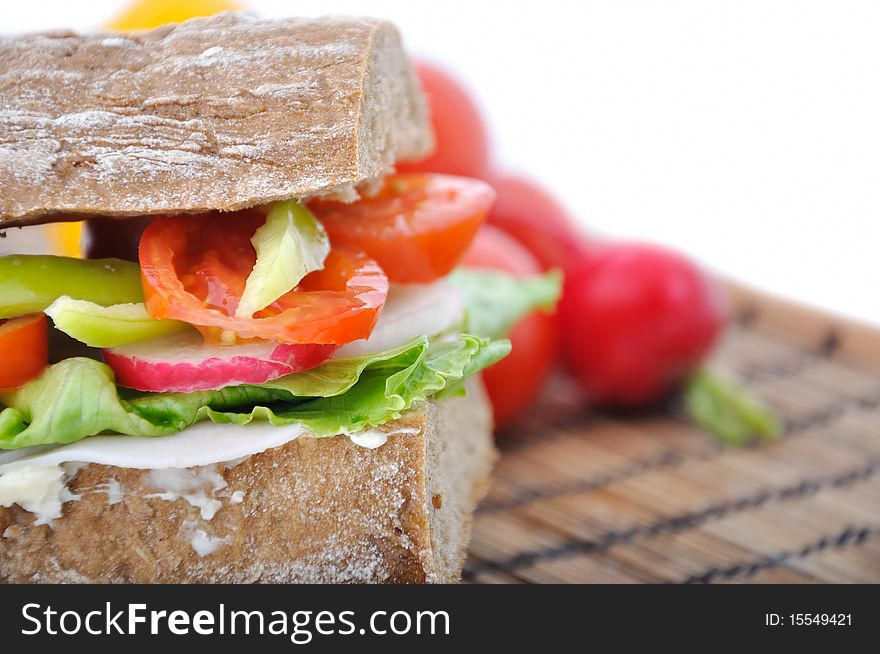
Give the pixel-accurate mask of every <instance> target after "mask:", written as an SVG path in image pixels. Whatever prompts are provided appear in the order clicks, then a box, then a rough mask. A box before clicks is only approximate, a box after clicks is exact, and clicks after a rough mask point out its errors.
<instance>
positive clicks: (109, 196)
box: [0, 13, 432, 228]
mask: <svg viewBox="0 0 880 654" xmlns="http://www.w3.org/2000/svg"><path fill="white" fill-rule="evenodd" d="M0 62H2V66H0V191H2V193H0V228H3V227H9V226H14V225H24V224H31V223H41V222H49V221H55V220H78V219H83V218H88V217H92V216H114V217H125V216H138V215H153V214H163V213H191V212H205V211H210V210H220V211H234V210H237V209H242V208H246V207H251V206H255V205H260V204H265V203H267V202H272V201H276V200H283V199H289V198H307V197H312V196H335V197H343V198H349V199H354V198H355V197H356V196H355V195H354V193H355V188H356V187H357V185H359V184H363V183H365V182H369V181H371V180H375V179H377V178H380V177H381V176H382V175H384V174H385V173H386V172H388V171H389V170H390V169H391V167H392V166H393V164H394V162H395V161H398V160H405V159H414V158H418V157H420V156H422V155H424V154H427V153H428V152H429V151H430V148H431V146H432V142H431V134H430V130H429V128H428V122H427V115H426V109H425V105H424V100H423V98H422V94H421V92H420V90H419V87H418V82H417V80H416V77H415V73H414V71H413V68H412V65H411V63H410V61H409V60H408V58H407V56H406V54H405V53H404V51H403V49H402V47H401V43H400V37H399V34H398V32H397V30H396V29H395V28H394V26H393V25H391V24H390V23H388V22H385V21H381V20H377V19H371V18H356V19H353V18H319V19H299V18H290V19H283V20H257V19H254V18H252V17H249V16H247V15H244V14H236V13H224V14H219V15H217V16H213V17H210V18H198V19H193V20H189V21H186V22H184V23H180V24H176V25H167V26H164V27H160V28H158V29H155V30H151V31H146V32H136V33H127V34H94V35H88V36H80V35H76V34H73V33H69V32H66V33H60V32H58V33H51V34H38V35H26V36H16V37H3V38H0Z"/></svg>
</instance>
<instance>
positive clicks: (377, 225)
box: [309, 174, 495, 283]
mask: <svg viewBox="0 0 880 654" xmlns="http://www.w3.org/2000/svg"><path fill="white" fill-rule="evenodd" d="M494 199H495V192H494V191H493V190H492V188H491V187H490V186H489V185H488V184H486V183H485V182H481V181H479V180H476V179H468V178H465V177H452V176H450V175H428V174H409V175H394V176H391V177H389V178H388V179H386V180H385V183H384V185H383V186H382V188H381V189H380V190H379V192H378V193H377V194H376V195H373V196H371V197H367V198H363V199H361V200H360V201H358V202H354V203H352V204H343V203H341V202H327V201H315V202H312V203H311V204H310V205H309V208H310V209H311V210H312V211H313V212H314V214H315V216H316V217H317V218H318V219H319V220H320V221H321V222H322V223H323V224H324V227H325V228H326V230H327V233H328V234H329V236H330V240H331V241H332V242H333V243H335V244H343V245H350V246H352V247H356V248H358V249H361V250H363V251H364V252H366V253H367V254H368V255H369V256H370V257H372V258H373V259H375V260H376V261H377V262H378V263H379V265H380V266H381V267H382V270H384V271H385V274H387V275H388V279H389V280H391V281H392V282H401V283H424V282H431V281H434V280H436V279H439V278H440V277H443V276H444V275H446V274H447V273H449V272H450V271H451V270H452V269H453V268H454V267H455V266H456V265H457V264H458V262H459V260H460V259H461V257H462V256H464V253H465V251H466V250H467V248H468V246H469V245H470V243H471V241H472V240H473V238H474V234H475V233H476V232H477V229H478V228H479V226H480V224H481V223H482V222H483V221H484V220H485V218H486V213H487V212H488V211H489V207H491V206H492V201H493V200H494Z"/></svg>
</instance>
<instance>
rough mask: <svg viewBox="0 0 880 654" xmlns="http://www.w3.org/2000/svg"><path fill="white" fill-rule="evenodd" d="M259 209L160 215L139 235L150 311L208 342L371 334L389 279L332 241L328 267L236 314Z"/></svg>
mask: <svg viewBox="0 0 880 654" xmlns="http://www.w3.org/2000/svg"><path fill="white" fill-rule="evenodd" d="M264 221H265V215H263V214H262V213H260V212H259V211H253V210H251V211H239V212H235V213H227V214H218V213H214V214H207V215H198V216H174V217H160V218H156V219H155V220H153V222H152V223H150V225H149V227H147V229H146V230H145V231H144V235H143V236H142V237H141V242H140V247H139V257H140V263H141V276H142V279H143V286H144V301H145V303H146V305H147V311H148V312H149V313H150V315H151V316H153V317H154V318H173V319H175V320H182V321H184V322H188V323H189V324H191V325H193V326H195V327H196V328H197V329H198V330H199V331H200V332H202V334H203V335H204V336H205V339H206V341H208V342H211V343H221V344H225V345H231V344H234V343H239V342H244V341H248V340H253V339H264V340H272V341H279V342H281V343H314V344H332V345H343V344H345V343H349V342H351V341H354V340H357V339H360V338H367V337H368V336H369V335H370V332H371V331H372V329H373V325H374V324H375V323H376V320H377V318H378V317H379V312H380V310H381V309H382V306H383V305H384V303H385V298H386V296H387V295H388V278H387V277H386V276H385V274H384V273H383V272H382V269H381V268H380V267H379V265H378V264H377V263H376V262H375V261H373V260H372V259H371V258H370V257H368V256H367V255H366V254H364V253H363V252H361V251H359V250H357V249H354V248H350V247H344V246H339V247H334V248H333V249H332V250H331V251H330V254H329V255H328V257H327V260H326V261H325V262H324V268H323V270H318V271H315V272H313V273H311V274H309V275H307V276H306V277H305V278H304V279H303V280H302V281H301V282H300V284H299V285H298V286H297V287H296V288H295V289H293V290H292V291H290V292H289V293H287V294H285V295H283V296H282V297H281V298H279V299H278V300H276V301H275V302H274V303H273V304H271V305H269V306H268V307H266V308H265V309H263V310H262V311H259V312H257V313H256V314H254V317H253V318H236V317H235V310H236V308H237V307H238V303H239V300H240V299H241V294H242V292H243V291H244V287H245V282H246V281H247V277H248V275H249V274H250V272H251V270H252V269H253V267H254V263H255V261H256V252H255V251H254V248H253V245H251V242H250V239H251V237H252V236H253V234H254V232H255V231H256V230H257V228H258V227H259V226H260V225H262V224H263V222H264Z"/></svg>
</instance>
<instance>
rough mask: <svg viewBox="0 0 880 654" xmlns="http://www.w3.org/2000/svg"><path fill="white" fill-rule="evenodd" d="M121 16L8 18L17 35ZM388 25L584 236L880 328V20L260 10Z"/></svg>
mask: <svg viewBox="0 0 880 654" xmlns="http://www.w3.org/2000/svg"><path fill="white" fill-rule="evenodd" d="M118 5H119V3H118V2H112V1H90V2H76V1H73V0H65V1H60V2H53V1H41V2H36V3H34V2H31V3H27V2H20V1H15V2H7V1H5V0H4V1H3V2H2V3H0V6H2V13H0V31H3V32H16V31H25V30H38V29H45V28H49V27H65V26H70V27H74V28H77V29H90V28H92V27H94V26H95V25H97V24H100V23H101V22H102V21H103V20H105V19H106V18H108V17H109V16H111V15H112V14H113V13H115V11H116V10H117V8H118ZM249 6H250V7H251V8H253V9H254V10H255V11H257V12H259V13H260V14H263V15H266V16H276V15H291V14H299V15H319V14H324V13H359V14H372V15H379V16H385V17H388V18H391V19H393V20H394V21H395V22H396V23H397V24H398V26H399V27H400V28H401V29H402V31H403V34H404V37H405V39H406V43H407V45H408V46H409V48H410V49H411V50H412V51H413V52H415V53H417V54H422V55H425V56H428V57H429V58H432V59H434V60H437V61H441V62H444V63H447V64H448V65H449V67H450V68H451V69H452V70H454V71H455V72H456V73H458V74H459V75H460V77H461V78H462V79H463V80H465V81H466V83H467V84H468V86H469V87H470V88H471V89H472V91H473V92H474V93H475V94H476V96H477V97H478V98H479V100H480V101H481V103H482V104H483V106H484V108H485V112H486V115H487V117H488V120H489V124H490V125H491V129H492V135H493V138H494V144H495V148H496V153H497V160H498V162H499V165H504V166H505V167H510V168H513V169H516V170H520V171H523V172H528V173H529V174H532V175H534V176H535V177H537V178H538V179H540V180H542V181H543V182H544V183H546V185H548V186H549V187H550V188H552V189H553V190H554V191H555V192H556V194H557V195H558V196H560V198H561V199H562V200H563V201H564V202H565V203H566V204H567V205H568V206H569V207H570V209H571V211H572V213H573V215H574V216H576V217H577V219H578V220H579V221H581V222H582V223H583V225H584V226H585V227H586V228H588V229H592V230H594V231H599V232H603V233H606V234H613V235H620V236H624V237H635V238H639V239H650V240H655V241H661V242H665V243H669V244H672V245H675V246H677V247H679V248H681V249H683V250H685V251H687V252H689V253H691V254H692V255H693V256H694V257H696V258H698V259H699V260H701V261H702V262H704V263H705V264H707V265H709V266H711V267H713V268H715V269H716V270H718V271H721V272H723V273H725V274H727V275H730V276H733V277H735V278H738V279H740V280H743V281H746V282H748V283H751V284H753V285H757V286H760V287H762V288H764V289H766V290H769V291H772V292H775V293H778V294H782V295H786V296H789V297H793V298H797V299H800V300H802V301H806V302H810V303H812V304H816V305H820V306H823V307H826V308H828V309H831V310H834V311H837V312H841V313H845V314H849V315H851V316H853V317H856V318H860V319H862V320H867V321H871V322H873V323H875V324H878V325H880V265H878V258H880V257H878V251H877V250H878V244H880V2H868V1H863V2H856V1H841V0H838V1H831V0H828V1H826V2H816V1H811V0H796V1H794V0H793V1H783V0H738V1H734V0H730V1H729V2H716V1H711V0H687V1H685V0H680V1H669V0H667V1H665V2H636V1H625V0H616V1H615V0H609V1H607V2H584V1H580V2H577V1H570V2H564V1H553V0H542V1H541V2H534V3H533V2H505V3H502V2H488V1H478V0H470V1H467V2H459V1H452V0H444V1H443V2H439V1H437V0H433V1H431V2H423V1H410V2H403V1H397V2H389V1H381V0H361V1H359V2H357V1H355V0H349V1H345V0H325V1H322V2H314V1H312V2H310V1H306V0H298V1H296V2H292V1H291V2H280V1H276V2H272V1H263V2H260V1H252V2H250V3H249Z"/></svg>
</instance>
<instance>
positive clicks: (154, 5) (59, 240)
mask: <svg viewBox="0 0 880 654" xmlns="http://www.w3.org/2000/svg"><path fill="white" fill-rule="evenodd" d="M242 9H244V3H242V2H235V1H233V0H135V2H132V3H131V4H130V5H128V7H127V8H126V9H125V10H124V11H123V12H122V13H120V14H119V15H118V16H116V17H115V18H113V19H112V20H110V21H108V22H107V23H105V24H104V27H105V28H107V29H111V30H116V31H120V32H125V31H129V30H147V29H152V28H153V27H159V26H160V25H165V24H166V23H179V22H181V21H184V20H187V19H188V18H196V17H197V16H211V15H213V14H216V13H219V12H221V11H240V10H242ZM48 229H49V239H50V241H51V242H52V247H53V249H54V250H55V251H56V252H57V254H61V255H64V256H68V257H78V256H81V254H82V253H81V249H80V238H81V236H82V223H78V222H77V223H55V224H52V225H49V226H48Z"/></svg>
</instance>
